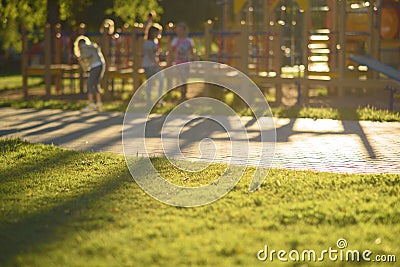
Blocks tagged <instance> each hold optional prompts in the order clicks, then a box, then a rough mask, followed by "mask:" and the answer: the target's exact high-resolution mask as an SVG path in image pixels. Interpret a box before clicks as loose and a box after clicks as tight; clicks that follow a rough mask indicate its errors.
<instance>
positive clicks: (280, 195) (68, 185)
mask: <svg viewBox="0 0 400 267" xmlns="http://www.w3.org/2000/svg"><path fill="white" fill-rule="evenodd" d="M0 155H1V156H0V166H1V168H0V209H1V213H0V214H1V215H0V266H397V265H396V264H395V263H386V264H384V263H375V264H374V263H365V262H363V263H355V262H350V263H349V262H347V263H345V262H340V261H337V262H331V261H328V259H326V260H325V261H324V262H297V263H294V262H291V261H289V262H288V263H279V262H278V260H276V259H275V261H274V262H272V263H271V262H270V261H268V260H267V261H266V262H259V261H258V260H257V257H256V254H257V252H258V251H259V250H261V249H263V248H264V245H268V247H269V248H270V249H275V250H280V249H283V250H287V251H289V250H291V249H297V250H300V251H301V250H304V249H313V250H315V251H322V250H324V249H328V248H329V247H332V248H333V249H336V241H337V240H338V239H339V238H345V239H346V240H347V242H348V249H352V250H354V249H359V250H366V249H369V250H371V251H372V252H373V257H374V256H375V255H377V254H385V255H397V258H398V257H400V240H399V238H398V233H399V232H400V175H391V174H384V175H383V174H379V175H346V174H333V173H315V172H309V171H289V170H280V169H273V170H271V172H270V174H269V175H268V177H267V179H266V181H265V182H264V184H263V186H262V187H261V189H260V190H258V191H256V192H254V193H249V192H248V191H247V188H248V184H249V182H250V173H251V171H252V170H251V169H249V171H248V172H247V174H246V175H245V177H244V178H243V179H242V180H241V181H240V182H239V184H238V185H237V186H236V187H235V188H234V189H233V190H232V191H231V192H230V193H228V194H227V195H226V196H225V197H223V198H222V199H221V200H219V201H216V202H214V203H212V204H209V205H206V206H202V207H197V208H179V207H172V206H168V205H165V204H162V203H160V202H158V201H157V200H155V199H153V198H152V197H150V196H148V195H147V194H146V193H144V192H143V191H142V190H141V189H140V188H139V187H138V186H137V184H136V183H135V182H134V180H133V179H132V177H131V176H130V174H129V172H128V169H127V167H126V164H125V160H124V158H123V156H120V155H114V154H105V153H81V152H75V151H68V150H63V149H60V148H58V147H55V146H51V145H43V144H29V143H25V142H22V141H20V140H0ZM137 164H139V166H140V158H138V159H137ZM154 165H155V166H156V168H157V169H159V170H162V171H163V173H164V174H166V175H167V176H169V177H170V179H171V180H172V181H173V182H174V183H177V184H179V183H182V181H181V178H179V177H181V176H179V175H176V171H177V170H176V169H174V167H173V166H171V165H170V164H169V163H168V162H167V161H166V160H165V159H154ZM221 168H222V169H223V168H224V166H222V165H219V166H218V165H217V166H213V167H211V169H209V170H208V171H207V172H206V174H204V177H203V179H204V181H209V180H210V177H211V178H212V177H213V175H216V174H218V173H219V172H220V171H221ZM189 181H190V179H189ZM196 182H198V181H196ZM398 260H399V259H398Z"/></svg>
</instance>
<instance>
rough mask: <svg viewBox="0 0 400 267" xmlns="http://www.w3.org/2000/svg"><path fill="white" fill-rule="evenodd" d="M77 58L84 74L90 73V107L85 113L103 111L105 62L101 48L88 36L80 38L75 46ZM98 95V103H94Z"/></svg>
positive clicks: (88, 82) (88, 84) (88, 81)
mask: <svg viewBox="0 0 400 267" xmlns="http://www.w3.org/2000/svg"><path fill="white" fill-rule="evenodd" d="M74 52H75V56H76V57H77V58H78V60H79V63H80V65H81V67H82V69H83V71H84V72H89V77H88V80H87V90H88V100H89V105H88V106H87V107H86V108H85V109H84V111H91V110H96V109H97V111H102V109H103V103H102V101H101V94H100V83H101V80H102V79H103V75H104V70H105V60H104V56H103V53H102V52H101V49H100V47H99V46H98V45H97V44H96V43H92V42H91V41H90V39H89V38H87V37H86V36H79V37H78V38H77V39H76V40H75V44H74ZM94 95H96V103H95V101H94Z"/></svg>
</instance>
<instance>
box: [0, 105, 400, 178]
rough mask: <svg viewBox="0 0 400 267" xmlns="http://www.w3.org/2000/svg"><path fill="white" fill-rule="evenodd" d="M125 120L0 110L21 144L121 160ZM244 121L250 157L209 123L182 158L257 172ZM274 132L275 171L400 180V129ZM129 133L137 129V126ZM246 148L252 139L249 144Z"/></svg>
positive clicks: (169, 131)
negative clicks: (393, 175)
mask: <svg viewBox="0 0 400 267" xmlns="http://www.w3.org/2000/svg"><path fill="white" fill-rule="evenodd" d="M123 116H124V115H123V114H122V113H117V112H115V113H108V112H104V113H96V112H89V113H82V112H80V111H61V110H33V109H13V108H1V109H0V138H7V137H8V138H9V137H19V138H21V139H23V140H27V141H30V142H40V143H47V144H55V145H58V146H61V147H63V148H67V149H74V150H80V151H107V152H113V153H119V154H121V153H123V148H122V141H121V133H122V123H123ZM180 119H182V118H180ZM183 119H185V118H183ZM186 119H187V118H186ZM226 119H228V120H229V118H226ZM242 121H243V123H244V124H245V125H246V130H247V132H248V134H249V135H248V138H249V140H250V142H248V144H249V148H250V151H249V154H246V153H244V154H241V153H237V152H236V151H235V152H234V153H230V151H231V143H230V142H229V135H228V134H227V133H226V132H225V131H223V129H222V128H221V127H219V126H218V125H216V124H215V123H212V122H210V121H209V120H205V121H198V122H197V124H196V123H195V125H193V126H191V127H184V128H183V129H182V130H181V132H180V134H181V135H180V136H181V139H180V140H179V145H180V148H181V150H182V151H181V152H182V154H183V155H185V156H186V157H187V158H189V159H192V160H196V159H199V158H201V159H205V160H207V159H214V161H215V162H222V163H227V162H230V163H233V164H240V163H241V162H243V163H244V162H246V160H248V162H249V163H250V165H253V164H254V165H256V164H257V162H258V161H257V160H258V157H259V153H260V147H261V146H262V143H261V142H260V140H259V139H260V138H258V137H259V133H258V132H257V128H256V127H255V124H254V123H253V122H252V119H251V118H249V117H243V118H242ZM162 122H163V116H159V115H154V116H152V117H151V119H150V121H149V124H148V127H149V128H148V129H149V130H148V132H149V133H148V134H147V136H146V149H147V153H148V155H150V156H160V155H164V153H163V147H162V146H161V142H160V133H161V128H162ZM275 125H276V148H275V156H274V158H273V163H272V167H277V168H285V169H295V170H304V169H306V170H315V171H328V172H339V173H396V174H400V123H398V122H370V121H336V120H325V119H324V120H321V119H319V120H312V119H276V120H275ZM131 126H132V129H134V128H135V125H134V124H132V125H131ZM268 130H269V131H270V130H271V129H267V131H268ZM163 131H164V132H163V134H165V135H163V141H164V147H165V146H168V145H169V144H171V145H173V144H174V143H173V141H174V139H173V138H172V136H174V135H176V133H175V132H176V129H174V128H173V127H169V128H168V127H164V129H163ZM169 137H170V138H169ZM204 138H210V139H204ZM201 140H203V141H201ZM210 140H213V142H212V141H210ZM130 141H132V142H129V145H127V146H126V147H125V149H126V150H125V151H129V153H130V154H133V155H138V156H143V155H146V151H143V150H141V149H140V145H137V144H135V140H130ZM137 141H139V142H140V140H136V142H137ZM245 144H247V140H243V145H245ZM269 146H271V144H269ZM199 147H200V148H199ZM127 148H128V149H127ZM200 151H201V152H200ZM172 156H174V155H172Z"/></svg>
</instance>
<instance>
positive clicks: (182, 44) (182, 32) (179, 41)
mask: <svg viewBox="0 0 400 267" xmlns="http://www.w3.org/2000/svg"><path fill="white" fill-rule="evenodd" d="M176 35H177V36H176V37H175V38H174V39H172V41H171V47H170V51H169V52H168V60H167V65H168V66H171V65H172V62H174V63H175V64H182V63H186V62H189V61H191V60H193V59H194V50H193V47H194V43H193V40H192V39H191V38H189V37H188V27H187V25H186V24H185V23H179V24H178V25H177V26H176ZM189 71H190V69H189V65H187V66H185V67H183V68H180V73H179V76H180V77H178V78H179V79H180V81H181V82H182V86H181V88H180V90H181V101H185V100H186V92H187V79H188V76H189Z"/></svg>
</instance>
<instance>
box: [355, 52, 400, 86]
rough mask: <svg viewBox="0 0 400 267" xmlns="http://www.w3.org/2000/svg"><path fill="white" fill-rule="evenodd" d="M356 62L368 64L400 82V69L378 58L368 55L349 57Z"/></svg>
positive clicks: (369, 66)
mask: <svg viewBox="0 0 400 267" xmlns="http://www.w3.org/2000/svg"><path fill="white" fill-rule="evenodd" d="M349 58H350V59H351V60H353V61H354V62H357V63H359V64H362V65H366V66H367V67H368V68H370V69H373V70H375V71H377V72H380V73H383V74H385V75H386V76H388V77H389V78H391V79H393V80H395V81H396V82H399V83H400V71H399V70H397V69H395V68H393V67H391V66H389V65H387V64H384V63H382V62H380V61H378V60H375V59H373V58H370V57H368V56H351V57H349Z"/></svg>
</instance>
